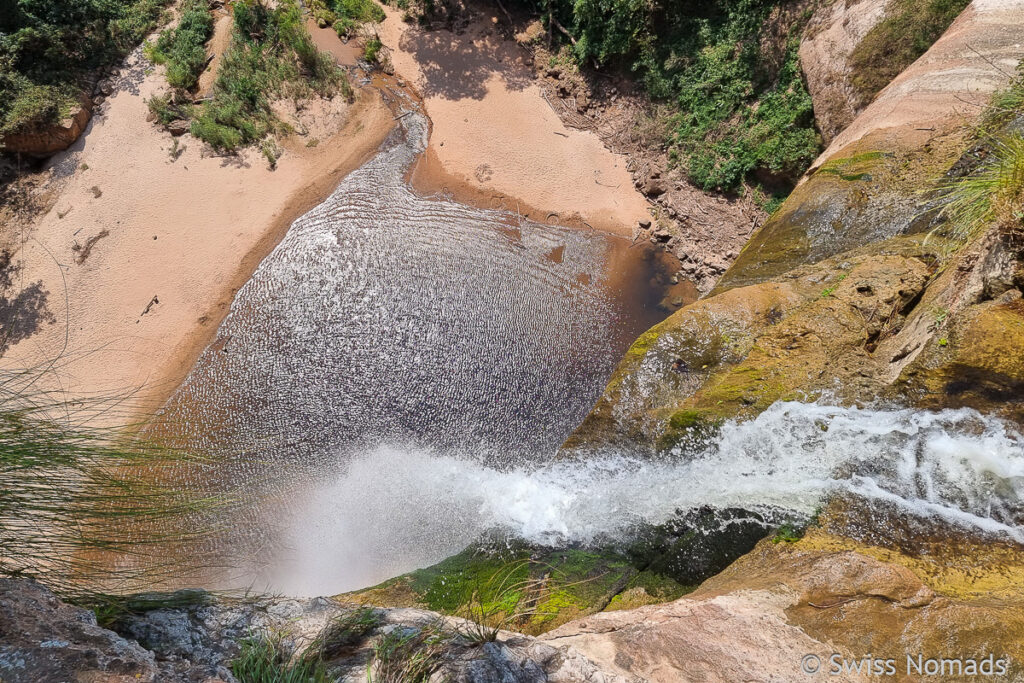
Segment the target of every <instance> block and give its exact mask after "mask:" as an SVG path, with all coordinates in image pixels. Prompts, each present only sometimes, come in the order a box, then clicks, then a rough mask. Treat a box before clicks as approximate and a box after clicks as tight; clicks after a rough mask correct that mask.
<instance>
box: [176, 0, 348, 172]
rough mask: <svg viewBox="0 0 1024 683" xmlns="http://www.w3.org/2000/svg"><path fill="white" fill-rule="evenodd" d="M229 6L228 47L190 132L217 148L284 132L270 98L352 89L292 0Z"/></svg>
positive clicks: (241, 0)
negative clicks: (232, 22)
mask: <svg viewBox="0 0 1024 683" xmlns="http://www.w3.org/2000/svg"><path fill="white" fill-rule="evenodd" d="M233 7H234V9H233V13H234V20H235V25H234V31H233V35H232V42H231V46H230V47H229V48H228V50H227V52H226V53H225V54H224V59H223V60H222V62H221V65H220V69H219V72H218V74H217V80H216V82H215V84H214V87H213V92H212V99H211V100H210V101H207V102H204V103H203V104H202V105H201V106H200V107H197V108H196V109H195V111H194V112H193V115H194V116H195V119H194V120H193V122H192V129H191V130H192V135H194V136H196V137H197V138H199V139H201V140H203V141H205V142H207V143H208V144H210V145H211V146H212V147H214V148H215V149H219V150H225V151H231V150H235V149H237V148H238V147H240V146H242V145H246V144H250V143H253V142H258V141H259V140H262V139H263V138H264V137H266V136H267V135H269V134H272V133H275V132H284V131H285V130H287V125H286V124H284V123H283V122H281V121H280V120H279V119H278V118H277V116H276V115H275V114H274V112H273V110H272V109H271V106H270V104H271V99H272V98H274V97H293V98H302V97H308V96H310V95H312V94H316V95H320V96H323V97H330V96H333V95H334V94H335V93H337V92H345V93H349V92H351V90H350V86H349V85H348V81H347V79H346V77H345V73H344V71H342V70H341V69H340V68H339V67H337V66H336V65H335V63H334V59H333V58H332V57H331V56H330V55H329V54H327V53H325V52H320V51H319V50H317V48H316V46H315V45H314V44H313V40H312V38H311V37H310V35H309V32H308V31H307V30H306V28H305V26H304V25H303V19H302V10H301V8H300V7H299V5H298V3H297V2H296V1H295V0H282V2H278V3H277V4H276V6H275V7H273V8H270V7H268V6H267V5H265V4H264V3H263V2H262V1H261V0H239V1H238V2H236V3H235V4H234V6H233ZM268 158H269V157H268ZM274 161H276V158H275V159H274Z"/></svg>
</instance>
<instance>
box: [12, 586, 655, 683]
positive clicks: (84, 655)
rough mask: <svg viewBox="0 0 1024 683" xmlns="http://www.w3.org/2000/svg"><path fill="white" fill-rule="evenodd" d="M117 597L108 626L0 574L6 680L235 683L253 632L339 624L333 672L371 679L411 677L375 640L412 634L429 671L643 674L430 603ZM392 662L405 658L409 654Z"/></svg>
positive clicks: (570, 677) (555, 676)
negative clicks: (483, 631) (376, 605)
mask: <svg viewBox="0 0 1024 683" xmlns="http://www.w3.org/2000/svg"><path fill="white" fill-rule="evenodd" d="M121 606H122V607H123V608H124V609H123V612H122V613H121V614H120V616H118V617H117V618H116V619H114V621H113V623H112V624H111V628H110V629H106V628H101V627H100V626H98V625H97V623H96V617H95V615H94V614H93V613H92V612H90V611H88V610H85V609H81V608H79V607H73V606H70V605H68V604H66V603H64V602H62V601H61V600H59V599H58V598H56V597H55V596H54V595H53V594H52V593H51V592H50V591H48V590H47V589H46V588H44V587H43V586H41V585H40V584H38V583H35V582H33V581H29V580H24V579H0V680H3V681H4V682H5V683H43V682H47V683H49V682H51V681H52V682H54V683H56V682H58V681H88V682H95V683H100V682H103V683H129V682H131V683H139V682H142V683H147V682H154V683H155V682H159V683H217V682H218V681H219V682H221V683H238V682H237V679H236V678H235V677H234V676H233V675H232V673H231V664H232V661H233V660H234V659H235V658H237V657H238V656H239V654H240V652H241V651H242V641H244V640H245V639H248V638H254V637H255V638H261V637H268V638H270V639H271V642H274V643H275V644H276V646H277V647H279V648H280V649H281V651H284V652H290V653H293V654H295V655H302V654H304V653H307V652H309V651H310V650H309V648H310V647H317V643H326V642H328V641H327V640H326V638H325V637H324V636H326V635H327V634H331V639H330V642H331V643H333V645H331V646H327V645H324V646H323V649H318V650H316V652H318V653H319V654H320V656H321V658H322V659H323V661H324V662H325V665H326V666H327V668H328V669H329V671H330V672H331V674H332V676H334V677H335V678H332V679H331V680H343V681H349V682H355V681H367V680H368V672H372V673H374V675H375V678H374V679H373V680H405V679H404V678H401V677H400V676H401V674H399V673H398V672H397V671H395V670H387V667H388V662H386V661H383V660H375V654H374V646H375V644H376V643H378V642H380V640H381V639H383V638H388V637H391V638H392V641H391V642H392V643H398V642H399V641H403V643H404V644H400V645H396V646H395V649H393V650H392V653H393V655H392V656H396V655H397V656H400V657H406V656H407V657H422V658H423V659H424V660H428V661H427V664H428V665H429V669H430V670H432V671H433V672H434V674H433V675H434V677H433V678H431V680H445V681H452V682H453V683H540V682H543V681H550V682H551V683H636V679H634V678H632V677H623V676H619V675H617V674H614V673H612V672H609V671H605V670H602V669H601V668H599V667H598V666H596V665H595V664H594V663H593V662H591V661H590V660H589V659H587V658H586V657H584V656H582V655H580V654H579V653H578V652H575V651H574V650H572V649H570V648H568V647H562V646H560V645H558V644H556V643H547V642H541V641H539V640H537V639H535V638H531V637H529V636H523V635H520V634H516V633H509V632H505V631H495V632H494V633H493V634H492V636H493V637H487V638H484V639H475V638H474V637H472V636H471V634H472V633H475V632H476V631H475V630H474V629H473V627H472V626H471V624H469V623H468V622H464V621H462V620H460V619H444V618H443V617H441V615H439V614H437V613H435V612H428V611H425V610H415V609H371V608H358V607H357V606H355V605H352V604H348V605H346V604H341V603H339V602H337V601H334V600H330V599H327V598H309V599H301V600H299V599H289V598H267V597H249V598H246V599H228V598H223V599H218V598H214V597H213V596H210V595H209V594H206V593H203V592H201V591H183V592H178V593H172V594H146V595H138V596H128V597H126V598H124V599H123V602H122V603H121ZM421 635H422V637H420V636H421ZM136 641H138V642H136ZM140 643H141V645H140ZM143 645H145V646H146V647H148V648H150V650H151V651H150V650H147V649H144V648H143ZM390 665H391V666H392V667H395V666H396V665H397V667H398V668H401V665H402V661H401V660H399V661H397V662H395V661H392V662H391V663H390ZM389 676H391V677H390V678H389ZM268 680H269V679H268Z"/></svg>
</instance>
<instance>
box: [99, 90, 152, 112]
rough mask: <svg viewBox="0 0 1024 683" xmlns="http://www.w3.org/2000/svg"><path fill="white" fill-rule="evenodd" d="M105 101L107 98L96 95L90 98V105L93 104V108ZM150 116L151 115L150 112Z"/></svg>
mask: <svg viewBox="0 0 1024 683" xmlns="http://www.w3.org/2000/svg"><path fill="white" fill-rule="evenodd" d="M106 101H107V98H106V97H104V96H103V95H97V96H96V97H94V98H92V103H93V106H95V107H98V106H100V105H101V104H103V103H104V102H106ZM150 114H152V112H150Z"/></svg>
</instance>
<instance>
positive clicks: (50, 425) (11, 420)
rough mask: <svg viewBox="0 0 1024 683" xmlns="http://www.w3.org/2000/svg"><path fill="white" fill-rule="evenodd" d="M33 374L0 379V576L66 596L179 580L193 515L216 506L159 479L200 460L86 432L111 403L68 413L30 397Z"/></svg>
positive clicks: (45, 397) (215, 500) (52, 401)
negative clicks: (16, 577)
mask: <svg viewBox="0 0 1024 683" xmlns="http://www.w3.org/2000/svg"><path fill="white" fill-rule="evenodd" d="M39 372H40V371H39V370H37V369H33V370H32V371H26V372H8V373H5V374H3V375H0V548H2V551H0V574H4V575H23V576H31V577H34V578H37V579H39V580H41V581H43V582H44V583H46V584H47V585H48V586H49V587H50V588H52V589H53V590H54V591H56V592H57V593H59V594H62V595H65V596H74V595H82V594H88V593H96V592H98V591H101V590H103V587H108V586H125V585H128V586H131V585H139V584H140V583H151V582H152V581H154V580H158V579H159V578H161V577H164V576H166V575H169V574H180V573H181V572H182V570H184V569H186V568H187V567H185V566H184V565H185V564H186V563H187V562H189V561H190V560H185V559H183V558H188V557H190V556H191V555H190V553H188V552H187V551H185V550H183V549H184V548H187V547H189V546H190V545H191V544H194V543H198V542H199V541H200V540H201V539H202V538H203V537H204V536H205V532H204V531H202V530H201V529H202V527H199V526H196V525H194V524H193V522H194V521H195V515H198V514H203V513H205V512H208V511H210V510H211V509H214V508H217V507H219V506H220V505H221V504H222V503H223V502H224V501H223V499H221V498H219V497H207V496H204V495H202V494H200V493H197V492H195V491H189V490H182V489H181V488H180V487H176V486H173V485H169V484H163V483H161V479H162V477H164V476H165V475H166V474H167V473H168V472H170V471H172V470H176V469H177V468H179V467H182V466H187V465H189V464H191V465H196V464H199V463H200V462H201V460H200V459H199V458H196V457H195V456H192V455H189V454H186V453H182V452H179V451H175V450H172V449H168V448H164V447H161V446H159V445H155V444H153V443H149V442H146V441H143V440H141V439H137V438H129V437H124V436H121V435H120V433H119V432H116V431H114V430H112V429H100V428H94V427H90V426H89V425H90V424H92V422H93V421H94V420H95V419H96V418H97V417H99V416H101V415H102V416H106V417H109V415H110V414H111V413H113V412H114V411H116V409H117V408H116V404H115V401H114V400H113V399H110V400H100V399H97V400H96V401H95V402H94V403H88V402H79V403H76V404H68V403H66V402H65V401H63V399H62V397H60V396H59V395H56V394H51V393H47V392H42V391H38V390H35V389H34V386H35V384H36V379H37V378H38V375H39ZM172 548H173V549H174V550H176V552H169V550H170V549H172ZM167 557H172V558H177V559H171V560H168V559H166V558H167ZM115 560H116V562H115ZM188 568H192V567H188ZM136 590H137V589H136Z"/></svg>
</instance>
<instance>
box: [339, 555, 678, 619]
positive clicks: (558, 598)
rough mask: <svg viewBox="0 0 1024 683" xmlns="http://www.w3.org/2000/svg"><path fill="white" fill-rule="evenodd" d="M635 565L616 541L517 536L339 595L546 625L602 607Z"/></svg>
mask: <svg viewBox="0 0 1024 683" xmlns="http://www.w3.org/2000/svg"><path fill="white" fill-rule="evenodd" d="M637 573H638V570H637V569H636V567H635V566H634V565H633V564H632V563H631V561H630V559H629V558H627V557H626V556H625V555H623V554H622V553H621V552H619V551H618V550H615V549H596V550H585V549H579V548H568V549H558V550H551V549H546V548H531V547H528V546H525V545H522V544H519V545H517V544H513V545H512V547H511V548H509V547H507V546H505V545H502V546H501V547H500V548H497V549H495V548H487V547H477V548H468V549H466V550H465V551H463V552H461V553H459V554H458V555H454V556H452V557H449V558H447V559H446V560H443V561H442V562H439V563H438V564H436V565H433V566H431V567H427V568H426V569H420V570H417V571H415V572H412V573H410V574H407V575H404V576H401V577H398V578H396V579H391V580H390V581H387V582H385V583H383V584H381V585H379V586H375V587H374V588H371V589H367V590H364V591H359V592H357V593H355V594H350V595H346V596H341V597H342V598H343V599H346V600H355V601H357V602H365V603H370V604H376V605H383V606H391V605H396V606H420V607H425V608H427V609H432V610H435V611H438V612H441V613H443V614H451V615H456V616H461V617H469V618H471V619H473V620H474V621H480V622H486V623H487V624H488V625H490V626H495V625H498V626H502V627H507V628H512V629H515V630H519V631H523V632H526V633H541V632H544V631H547V630H550V629H552V628H555V627H557V626H559V625H561V624H563V623H566V622H567V621H570V620H572V619H575V618H577V617H580V616H585V615H587V614H593V613H594V612H597V611H600V610H601V609H603V608H604V607H605V606H606V605H607V604H608V603H609V601H611V600H612V599H613V598H614V596H615V595H616V594H618V593H619V592H620V591H621V590H622V589H623V587H625V586H627V585H629V583H630V581H631V579H632V578H633V577H634V576H635V575H636V574H637ZM652 585H653V584H652ZM659 586H660V587H659V589H658V591H656V592H655V593H656V594H657V595H662V594H664V595H669V594H672V595H674V594H676V593H678V592H679V590H682V589H681V588H673V587H672V586H671V585H670V583H666V582H662V583H661V584H659ZM652 590H653V588H652ZM655 593H652V595H654V594H655Z"/></svg>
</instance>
